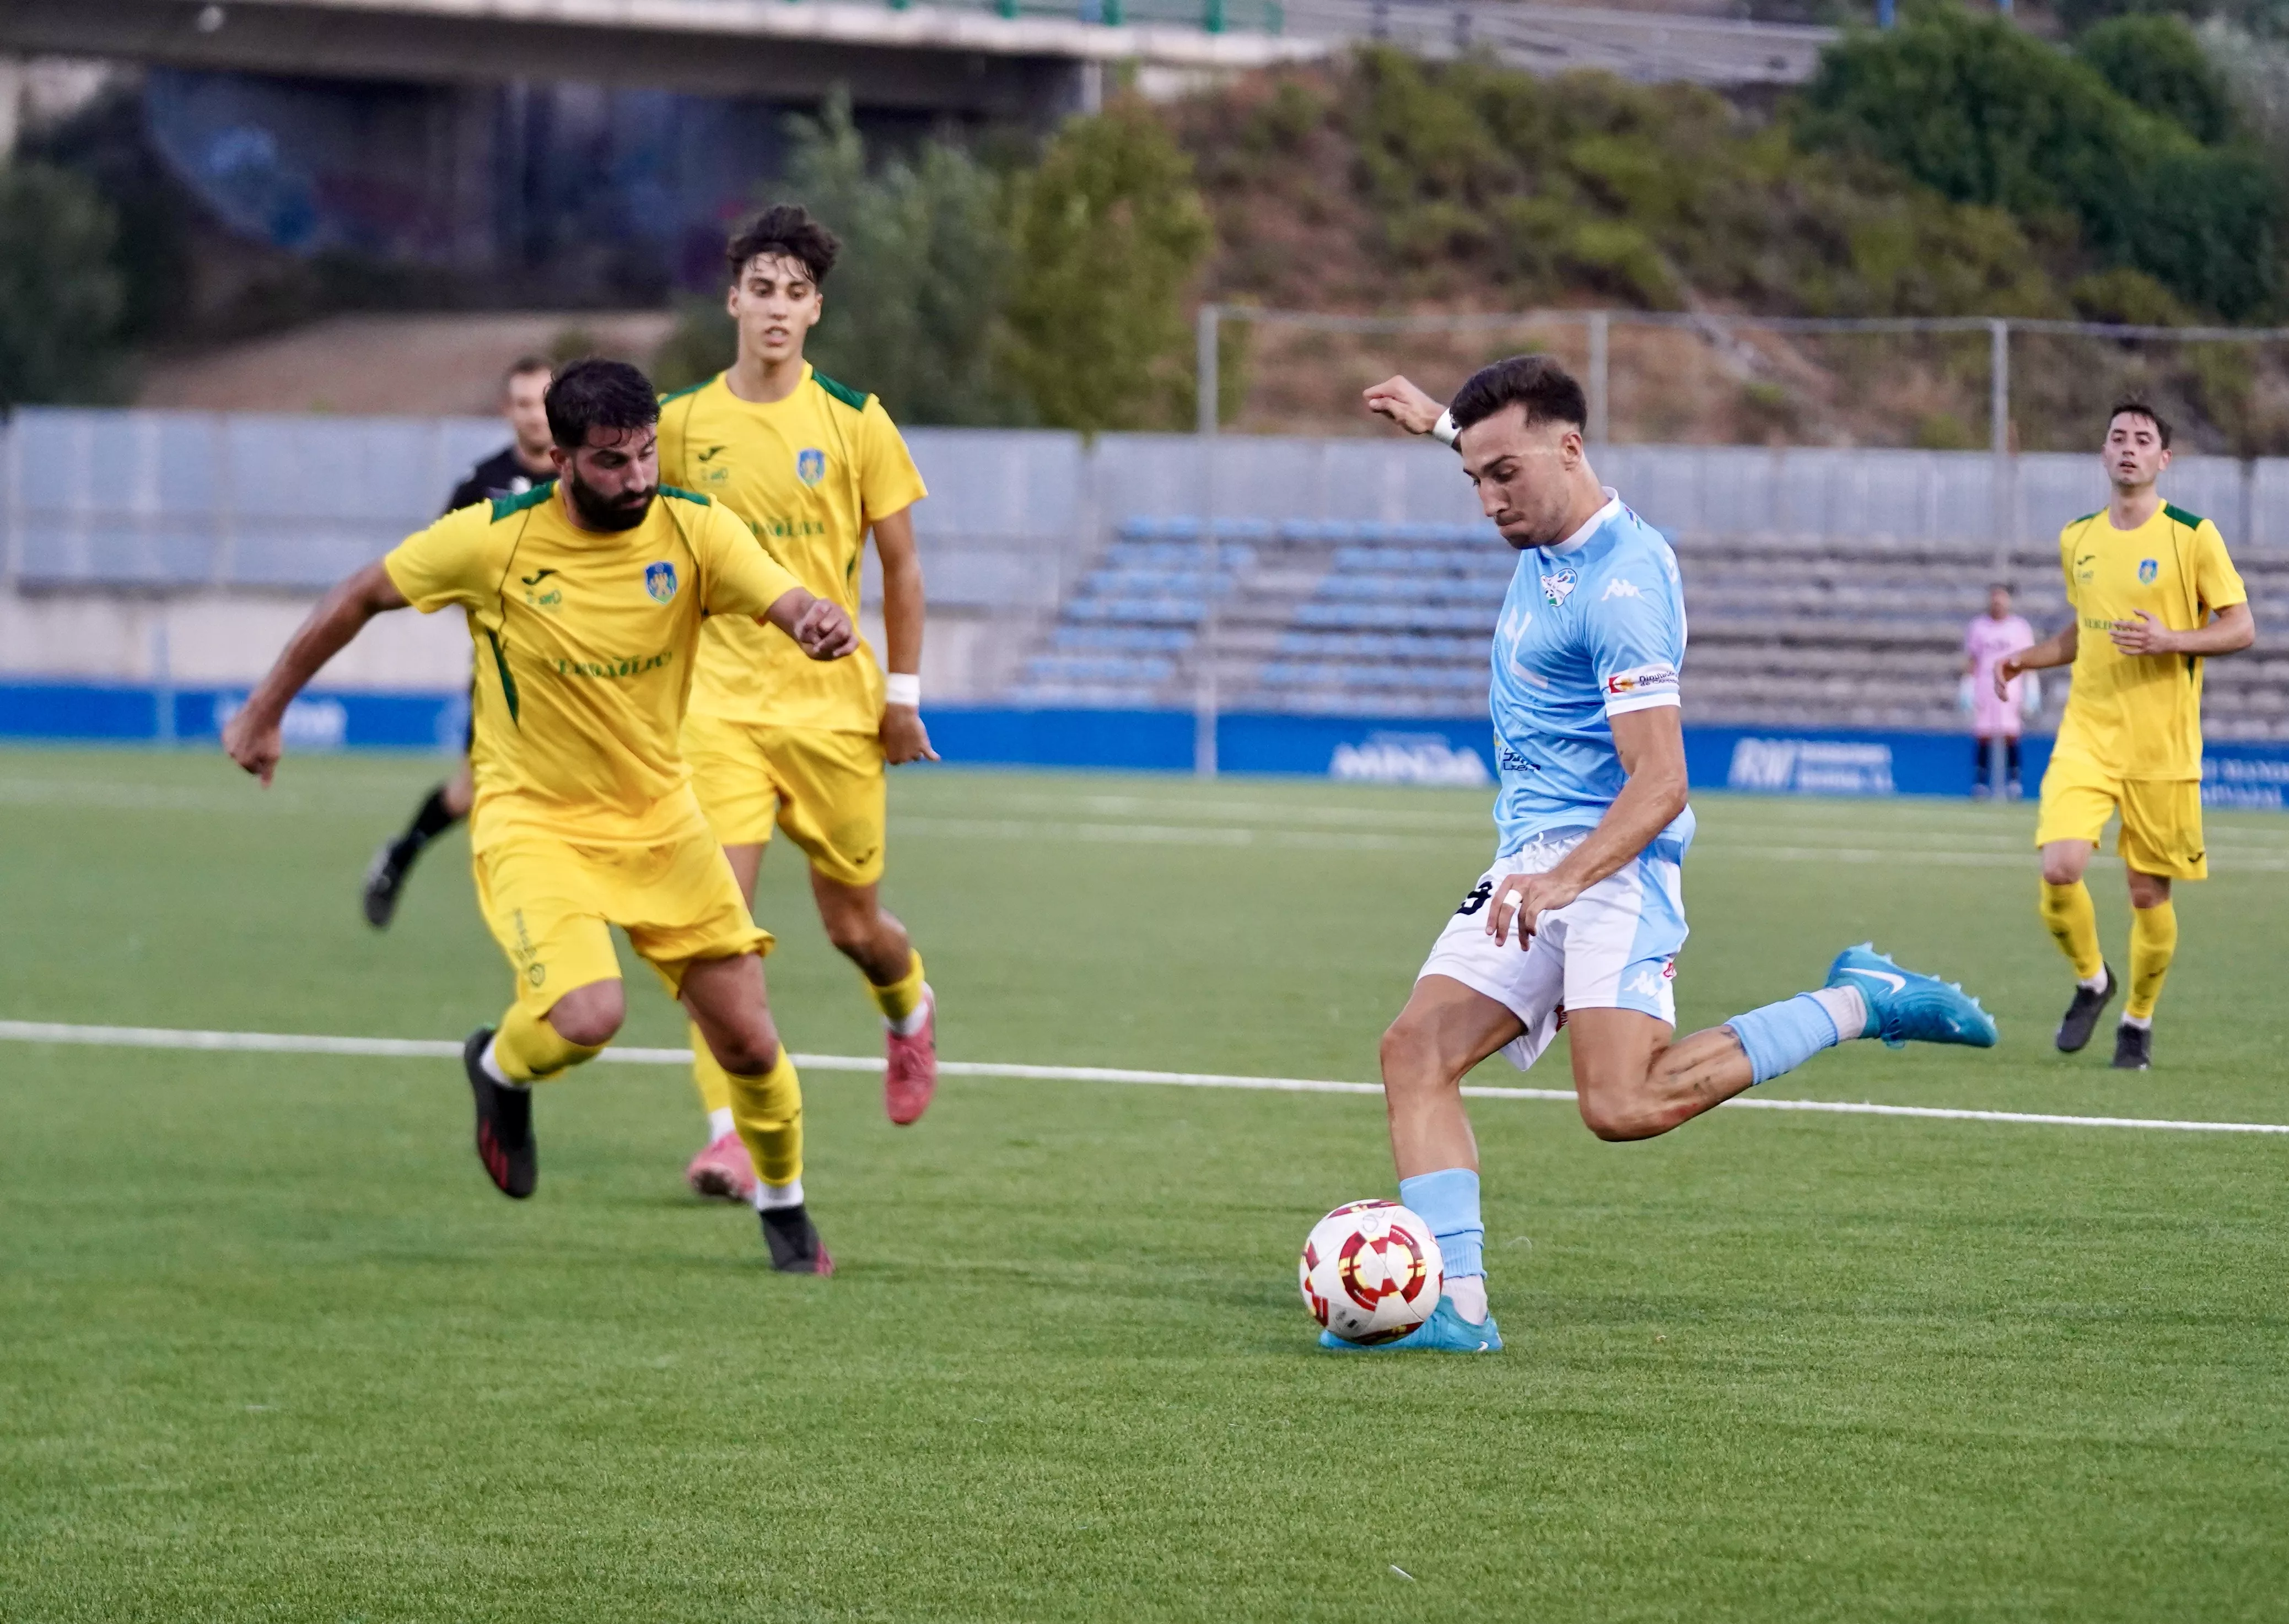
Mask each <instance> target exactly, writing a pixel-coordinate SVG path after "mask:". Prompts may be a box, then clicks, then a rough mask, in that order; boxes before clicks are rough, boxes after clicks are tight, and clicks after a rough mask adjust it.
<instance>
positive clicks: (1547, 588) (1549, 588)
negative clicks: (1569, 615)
mask: <svg viewBox="0 0 2289 1624" xmlns="http://www.w3.org/2000/svg"><path fill="white" fill-rule="evenodd" d="M1578 581H1579V577H1576V576H1575V573H1574V572H1573V571H1572V570H1571V569H1560V570H1559V571H1557V572H1556V573H1555V574H1551V575H1545V576H1543V577H1542V595H1543V598H1545V599H1547V600H1548V601H1549V602H1550V603H1551V606H1552V607H1554V608H1559V609H1562V608H1564V607H1565V604H1566V600H1567V599H1568V598H1570V597H1572V596H1573V595H1574V588H1575V585H1577V584H1578Z"/></svg>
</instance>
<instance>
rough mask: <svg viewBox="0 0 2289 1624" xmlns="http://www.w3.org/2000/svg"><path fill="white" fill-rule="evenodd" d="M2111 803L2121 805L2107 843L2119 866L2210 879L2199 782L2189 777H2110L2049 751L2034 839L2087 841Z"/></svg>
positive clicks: (2094, 840)
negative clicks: (2117, 830)
mask: <svg viewBox="0 0 2289 1624" xmlns="http://www.w3.org/2000/svg"><path fill="white" fill-rule="evenodd" d="M2117 807H2119V808H2121V809H2122V834H2121V837H2120V838H2119V839H2118V840H2117V841H2116V842H2115V845H2116V848H2117V849H2118V851H2120V852H2121V854H2122V861H2123V862H2124V863H2125V864H2127V865H2128V866H2129V867H2131V868H2133V869H2135V870H2136V871H2137V872H2139V873H2141V874H2157V875H2160V876H2161V877H2162V878H2164V879H2165V880H2207V879H2208V878H2209V877H2210V865H2209V857H2208V853H2207V852H2206V850H2205V848H2204V847H2203V843H2202V786H2201V783H2200V781H2199V780H2197V779H2193V778H2116V777H2111V776H2108V775H2107V774H2106V773H2104V772H2103V771H2102V770H2100V769H2099V768H2096V767H2094V766H2093V765H2091V764H2090V763H2089V762H2087V761H2079V760H2060V759H2059V758H2058V757H2056V756H2053V757H2052V758H2051V765H2050V767H2049V768H2048V770H2046V772H2045V773H2044V774H2043V809H2042V812H2041V815H2040V816H2038V818H2037V819H2036V821H2035V844H2036V845H2037V846H2047V845H2049V844H2050V843H2051V842H2052V841H2053V840H2088V841H2089V842H2090V843H2091V844H2092V845H2094V846H2095V845H2097V844H2098V838H2099V836H2100V835H2102V834H2103V833H2104V832H2106V820H2107V819H2108V817H2110V816H2112V815H2113V812H2114V810H2115V808H2117Z"/></svg>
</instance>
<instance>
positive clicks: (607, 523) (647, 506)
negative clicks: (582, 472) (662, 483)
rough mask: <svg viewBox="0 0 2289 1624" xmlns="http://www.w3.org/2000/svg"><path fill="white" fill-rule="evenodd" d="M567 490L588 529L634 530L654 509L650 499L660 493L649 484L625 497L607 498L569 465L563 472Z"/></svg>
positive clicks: (655, 487)
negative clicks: (583, 479)
mask: <svg viewBox="0 0 2289 1624" xmlns="http://www.w3.org/2000/svg"><path fill="white" fill-rule="evenodd" d="M564 491H565V494H566V495H567V496H569V497H570V498H571V499H572V508H573V511H574V512H575V513H578V514H579V515H580V522H581V523H582V524H584V525H586V527H587V528H588V529H592V530H632V529H635V528H636V526H638V525H639V524H642V522H643V521H644V515H645V514H646V513H650V511H651V499H652V498H654V497H655V496H657V495H658V494H659V488H658V486H656V485H648V486H646V487H645V488H644V489H643V490H637V491H631V492H629V493H628V494H626V495H625V496H621V497H618V498H614V497H608V496H606V495H605V494H604V493H603V492H602V491H601V490H597V489H596V488H595V487H594V486H593V485H590V484H587V483H586V482H584V481H582V479H581V478H580V476H579V475H578V474H575V473H573V472H572V471H571V470H570V469H569V468H568V469H566V470H565V473H564Z"/></svg>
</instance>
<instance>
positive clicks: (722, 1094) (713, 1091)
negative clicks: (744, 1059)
mask: <svg viewBox="0 0 2289 1624" xmlns="http://www.w3.org/2000/svg"><path fill="white" fill-rule="evenodd" d="M690 1031H691V1081H692V1083H693V1085H694V1086H695V1087H698V1090H699V1103H700V1105H701V1106H702V1107H703V1108H705V1110H706V1112H707V1114H708V1115H709V1116H711V1117H713V1116H714V1114H715V1113H716V1112H717V1111H729V1110H730V1109H731V1074H730V1072H729V1071H725V1070H723V1067H722V1063H721V1062H720V1061H718V1060H717V1059H716V1058H715V1055H714V1051H712V1050H711V1049H709V1048H708V1047H707V1039H705V1038H703V1037H701V1036H700V1035H699V1028H698V1026H697V1025H696V1024H695V1025H693V1026H692V1027H691V1029H690Z"/></svg>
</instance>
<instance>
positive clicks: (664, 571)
mask: <svg viewBox="0 0 2289 1624" xmlns="http://www.w3.org/2000/svg"><path fill="white" fill-rule="evenodd" d="M643 581H644V590H645V591H646V592H648V593H650V594H651V595H652V601H654V602H657V603H667V602H671V601H674V597H675V566H674V564H671V563H668V562H667V561H665V560H662V561H660V562H658V563H657V564H647V565H645V566H644V577H643Z"/></svg>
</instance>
